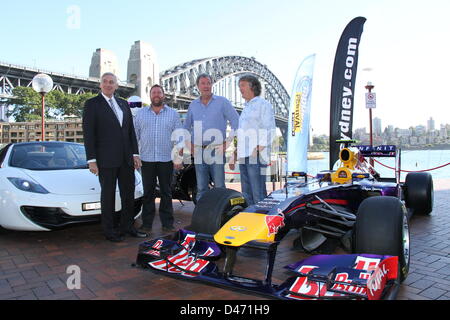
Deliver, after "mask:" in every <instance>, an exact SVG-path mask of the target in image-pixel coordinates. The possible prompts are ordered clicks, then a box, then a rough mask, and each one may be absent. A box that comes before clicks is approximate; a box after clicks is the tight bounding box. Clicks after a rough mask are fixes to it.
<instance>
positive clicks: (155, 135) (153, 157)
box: [134, 105, 183, 162]
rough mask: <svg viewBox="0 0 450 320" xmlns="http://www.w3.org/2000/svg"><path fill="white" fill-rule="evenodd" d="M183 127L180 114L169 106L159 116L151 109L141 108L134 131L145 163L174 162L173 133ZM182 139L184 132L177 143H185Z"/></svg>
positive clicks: (135, 120)
mask: <svg viewBox="0 0 450 320" xmlns="http://www.w3.org/2000/svg"><path fill="white" fill-rule="evenodd" d="M181 127H182V126H181V121H180V116H179V115H178V112H177V111H175V110H174V109H172V108H170V107H169V106H167V105H164V107H163V108H162V109H161V111H160V112H159V113H158V114H156V112H154V111H153V109H152V108H151V107H145V108H141V109H140V110H139V111H138V112H137V114H136V116H135V118H134V129H135V131H136V138H137V141H138V144H139V155H140V157H141V160H142V161H145V162H169V161H171V160H173V159H172V150H173V148H174V142H173V141H172V133H173V132H174V131H175V130H177V129H181ZM175 135H176V134H175ZM181 137H182V130H180V134H179V135H178V141H176V142H177V143H178V144H179V145H182V143H183V141H182V140H181V139H180V138H181ZM174 138H175V137H174Z"/></svg>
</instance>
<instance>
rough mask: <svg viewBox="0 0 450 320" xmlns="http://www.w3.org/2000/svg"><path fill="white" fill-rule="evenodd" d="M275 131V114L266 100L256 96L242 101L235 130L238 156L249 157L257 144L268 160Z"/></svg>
mask: <svg viewBox="0 0 450 320" xmlns="http://www.w3.org/2000/svg"><path fill="white" fill-rule="evenodd" d="M275 133H276V126H275V116H274V113H273V108H272V105H271V104H270V103H269V102H268V101H266V100H264V99H263V98H261V97H260V96H257V97H254V98H253V99H252V100H250V101H248V102H246V103H244V110H242V113H241V116H240V117H239V130H238V132H237V138H238V146H237V155H238V158H246V157H249V156H251V155H252V153H253V151H254V150H255V148H256V147H257V146H263V147H265V148H264V150H263V158H265V160H266V161H268V160H269V159H270V158H269V156H270V146H271V144H272V141H273V139H274V138H275Z"/></svg>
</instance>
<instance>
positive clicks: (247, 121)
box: [231, 75, 276, 205]
mask: <svg viewBox="0 0 450 320" xmlns="http://www.w3.org/2000/svg"><path fill="white" fill-rule="evenodd" d="M239 89H240V91H241V94H242V97H243V98H244V100H245V101H246V102H245V104H244V109H243V110H242V113H241V115H240V117H239V129H238V133H237V139H238V145H237V155H236V157H235V159H236V158H238V159H239V170H240V172H241V188H242V194H243V195H244V197H245V199H246V200H247V203H248V204H249V205H252V204H255V203H257V202H258V201H261V200H263V199H264V198H265V197H266V196H267V191H266V176H265V174H264V172H262V170H264V169H263V168H264V167H266V166H267V164H268V163H269V162H270V151H271V144H272V141H273V139H274V138H275V132H276V126H275V116H274V112H273V108H272V105H271V104H270V103H269V102H268V101H266V100H264V99H263V98H261V97H260V95H261V83H260V82H259V80H258V79H257V78H256V77H254V76H251V75H248V76H243V77H241V78H240V79H239ZM231 167H234V166H233V165H232V166H231Z"/></svg>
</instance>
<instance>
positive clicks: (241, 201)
mask: <svg viewBox="0 0 450 320" xmlns="http://www.w3.org/2000/svg"><path fill="white" fill-rule="evenodd" d="M244 203H245V199H244V197H239V198H233V199H230V204H231V205H232V206H235V205H237V204H244Z"/></svg>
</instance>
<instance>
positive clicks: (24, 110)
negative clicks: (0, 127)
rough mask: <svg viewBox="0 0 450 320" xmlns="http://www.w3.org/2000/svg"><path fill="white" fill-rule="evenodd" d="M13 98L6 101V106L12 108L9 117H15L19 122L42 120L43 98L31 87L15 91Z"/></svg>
mask: <svg viewBox="0 0 450 320" xmlns="http://www.w3.org/2000/svg"><path fill="white" fill-rule="evenodd" d="M12 93H13V98H11V99H8V100H6V105H8V106H12V107H13V108H12V110H8V112H7V116H8V117H11V116H12V117H14V119H15V120H16V121H18V122H24V121H33V120H39V119H40V118H41V96H40V94H39V93H37V92H36V91H34V90H33V88H29V87H16V88H14V89H13V92H12Z"/></svg>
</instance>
